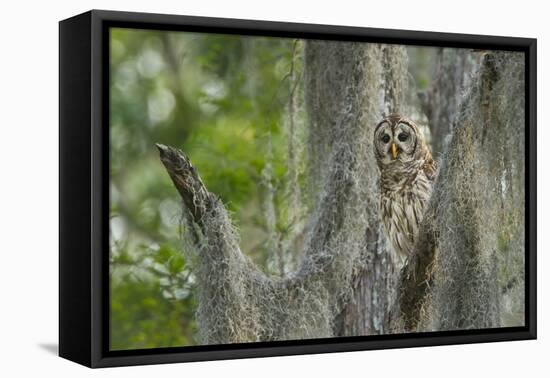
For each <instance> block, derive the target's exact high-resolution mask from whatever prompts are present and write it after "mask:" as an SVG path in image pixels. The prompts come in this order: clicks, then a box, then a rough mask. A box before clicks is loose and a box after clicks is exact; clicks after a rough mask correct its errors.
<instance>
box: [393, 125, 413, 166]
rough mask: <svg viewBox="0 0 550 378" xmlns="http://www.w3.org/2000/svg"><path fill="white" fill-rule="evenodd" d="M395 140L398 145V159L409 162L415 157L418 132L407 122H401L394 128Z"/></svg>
mask: <svg viewBox="0 0 550 378" xmlns="http://www.w3.org/2000/svg"><path fill="white" fill-rule="evenodd" d="M393 141H394V143H395V145H396V150H397V153H396V154H395V155H396V157H395V158H396V159H399V160H400V161H402V162H407V161H410V160H413V159H414V153H415V149H416V132H415V130H414V129H413V128H412V127H411V126H409V125H408V124H406V123H399V124H397V125H396V126H395V128H394V129H393Z"/></svg>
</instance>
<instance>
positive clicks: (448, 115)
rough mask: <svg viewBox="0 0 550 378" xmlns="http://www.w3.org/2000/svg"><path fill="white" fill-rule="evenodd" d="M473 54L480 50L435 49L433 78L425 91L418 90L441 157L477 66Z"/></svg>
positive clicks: (435, 152) (434, 149)
mask: <svg viewBox="0 0 550 378" xmlns="http://www.w3.org/2000/svg"><path fill="white" fill-rule="evenodd" d="M476 55H479V53H477V54H476V53H472V50H470V49H455V48H443V47H440V48H438V50H437V55H436V63H435V74H434V80H433V82H432V83H431V85H430V87H429V89H428V90H427V91H425V92H421V93H419V98H420V104H421V107H422V110H423V112H424V113H425V114H426V116H427V117H428V124H429V126H430V132H431V147H432V155H433V156H434V157H435V158H439V157H441V155H442V154H443V151H444V147H445V145H446V143H448V138H449V137H450V135H451V129H452V125H453V124H454V122H455V118H456V116H457V114H458V111H459V106H460V104H461V101H462V98H463V94H464V92H465V91H466V90H467V88H468V86H469V85H470V81H471V75H473V73H474V72H475V69H476V68H477V67H478V62H477V61H476V59H475V58H474V56H476Z"/></svg>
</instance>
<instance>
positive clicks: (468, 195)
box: [393, 52, 525, 331]
mask: <svg viewBox="0 0 550 378" xmlns="http://www.w3.org/2000/svg"><path fill="white" fill-rule="evenodd" d="M524 69H525V67H524V60H523V56H522V55H521V54H518V53H509V52H493V53H487V54H486V55H485V56H484V57H483V61H482V64H481V67H480V69H479V70H478V72H477V74H476V76H475V78H474V80H473V81H472V85H471V87H470V90H469V92H468V94H467V96H466V97H465V99H464V101H463V103H462V105H461V106H460V110H459V113H458V115H457V118H456V125H455V127H454V131H453V136H452V139H451V141H450V144H449V147H448V149H447V151H446V153H445V154H444V158H443V166H442V167H441V169H440V172H439V177H438V179H437V181H436V183H435V186H434V191H433V195H432V198H431V202H430V204H429V207H428V210H427V212H426V214H425V215H424V222H423V226H422V227H421V231H420V236H419V241H418V243H417V245H416V250H415V253H414V255H413V257H412V258H411V259H410V261H409V262H408V264H407V265H406V266H405V268H404V269H403V271H402V274H401V278H400V284H399V292H398V297H397V302H396V304H395V305H396V307H395V308H394V317H393V320H394V323H393V326H394V329H395V330H401V331H403V330H404V331H421V330H423V331H433V330H452V329H480V328H492V327H500V326H503V325H504V326H512V325H515V326H518V325H523V322H524V319H523V308H524V307H523V303H524V298H523V287H524V282H523V267H524V266H525V265H524V261H522V260H523V256H524V237H525V235H524V228H523V220H524V206H523V204H524V200H525V193H524V189H523V180H524V177H525V176H524V173H525V172H524V164H523V162H524V159H525V153H524V152H525V151H524V140H525V134H524V131H525V113H524V109H525V107H524V105H525V98H524V97H523V95H522V94H523V93H525V82H524ZM512 262H513V263H512ZM511 282H513V284H512V286H514V287H515V288H516V289H515V294H506V291H507V289H506V288H507V287H508V286H509V284H510V283H511ZM503 298H504V299H505V301H508V302H511V303H512V304H511V305H509V306H507V307H503V306H502V304H501V302H502V299H503ZM395 315H397V316H395Z"/></svg>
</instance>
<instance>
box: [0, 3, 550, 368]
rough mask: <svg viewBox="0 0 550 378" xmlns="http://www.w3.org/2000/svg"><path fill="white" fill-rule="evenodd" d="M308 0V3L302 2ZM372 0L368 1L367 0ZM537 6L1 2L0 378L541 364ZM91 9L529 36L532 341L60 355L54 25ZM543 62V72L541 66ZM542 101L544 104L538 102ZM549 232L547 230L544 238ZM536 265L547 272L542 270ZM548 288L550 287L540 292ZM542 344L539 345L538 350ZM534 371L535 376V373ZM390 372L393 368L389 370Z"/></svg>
mask: <svg viewBox="0 0 550 378" xmlns="http://www.w3.org/2000/svg"><path fill="white" fill-rule="evenodd" d="M304 3H305V2H304ZM368 3H372V4H368ZM542 4H544V2H543V1H527V0H523V1H513V2H507V1H502V0H501V1H494V2H492V3H490V4H489V3H485V2H482V1H480V0H476V1H471V0H462V1H455V2H452V3H449V4H448V5H447V4H444V2H442V1H410V0H409V1H407V0H392V1H380V2H372V1H370V2H367V1H357V2H355V3H354V2H352V1H346V0H338V1H332V2H326V3H325V4H321V1H315V2H311V5H306V4H301V3H300V2H299V1H297V0H272V1H270V2H266V1H258V0H256V1H244V0H225V1H223V0H219V1H214V0H200V1H183V0H176V1H140V0H128V1H106V0H96V1H89V0H81V1H72V2H66V3H64V2H61V1H59V2H47V1H41V2H39V1H36V2H30V1H23V0H20V1H16V0H13V1H4V2H3V3H2V5H1V8H2V10H1V11H0V14H1V15H2V17H1V18H2V20H1V22H0V28H1V33H0V97H1V101H0V103H1V106H0V177H1V180H0V221H1V229H0V230H1V231H0V240H1V242H0V246H1V247H0V280H1V285H0V290H1V295H0V361H1V362H0V375H2V376H3V377H16V376H32V375H31V374H34V375H38V374H43V375H46V376H50V375H52V376H53V374H55V376H67V377H80V376H91V375H95V376H98V375H99V374H101V375H102V376H131V377H142V376H143V377H146V376H150V375H151V374H154V375H155V376H163V377H164V376H175V375H178V376H180V377H182V376H187V377H206V376H222V377H229V376H245V377H248V376H250V377H258V376H266V377H271V376H272V377H281V376H282V377H290V376H294V375H297V374H302V375H305V374H307V375H308V376H309V375H314V376H323V377H324V376H327V377H328V376H334V375H338V376H341V377H343V376H345V375H348V374H356V375H357V376H382V375H384V376H386V375H389V376H394V375H403V376H410V377H416V376H418V377H424V378H427V377H442V376H444V377H462V378H463V377H468V376H477V375H482V374H483V375H484V376H499V377H507V376H513V377H519V376H523V375H524V374H525V375H527V374H529V373H533V375H534V376H541V375H542V372H543V371H546V374H548V372H549V371H550V369H549V365H550V364H549V362H548V361H549V359H550V357H549V355H550V354H549V352H548V350H550V348H549V347H550V342H549V341H548V338H549V337H550V334H549V332H550V331H548V326H547V323H546V322H545V320H546V319H544V318H545V316H546V317H547V316H548V303H549V302H548V300H546V301H544V300H543V296H544V295H545V294H546V293H547V290H546V289H548V284H549V280H548V275H550V273H549V272H550V266H549V263H548V261H549V259H548V258H547V257H546V256H545V255H546V252H547V250H548V247H549V246H550V241H549V239H548V237H547V235H548V231H547V227H546V226H547V224H548V223H547V222H546V215H547V214H548V213H549V212H550V203H549V201H548V200H547V199H546V198H545V196H544V193H548V191H549V190H550V186H549V184H550V183H549V175H548V173H549V172H548V168H547V165H548V164H550V158H549V157H548V154H545V153H544V152H545V151H544V149H545V141H550V129H548V128H546V127H545V124H546V122H545V119H544V118H543V112H544V110H545V107H544V105H546V104H547V98H545V96H544V94H543V91H546V94H548V92H547V90H548V88H549V83H548V78H549V75H548V74H547V72H545V68H546V69H547V68H548V66H549V62H548V60H547V61H546V62H545V61H544V55H545V54H547V51H549V48H548V47H549V40H550V27H549V24H550V20H548V17H547V15H548V12H546V15H545V12H544V6H543V5H542ZM91 8H96V9H112V10H128V11H144V12H158V13H175V14H188V15H200V16H218V17H233V18H249V19H258V20H277V21H295V22H308V23H325V24H340V25H354V26H371V27H382V28H397V29H413V30H428V31H440V32H460V33H475V34H493V35H508V36H524V37H536V38H538V39H539V45H538V53H539V59H538V67H539V72H538V76H539V81H538V83H539V86H538V104H539V113H538V124H539V131H538V134H539V140H540V141H541V143H539V167H540V169H539V172H538V173H539V179H538V180H539V185H538V188H539V235H540V237H539V282H538V288H539V299H538V303H539V340H538V341H527V342H506V343H495V344H485V345H461V346H448V347H435V348H415V349H403V350H390V351H371V352H355V353H344V354H342V353H338V354H324V355H313V356H298V357H279V358H268V359H253V360H236V361H221V362H208V363H193V364H175V365H164V366H148V367H133V368H118V369H108V370H102V371H92V370H88V369H85V368H82V367H80V366H78V365H76V364H73V363H71V362H68V361H65V360H62V359H60V358H58V357H56V356H55V355H54V354H53V352H51V350H52V348H55V344H56V343H57V262H58V260H57V246H58V237H57V232H58V227H57V224H58V212H57V206H58V202H57V191H58V168H57V163H58V157H57V149H58V140H57V138H58V131H57V122H58V118H57V114H58V111H57V106H58V100H57V93H58V86H57V79H58V75H57V70H58V68H57V64H58V58H57V56H58V40H57V38H58V25H57V22H58V21H59V20H61V19H64V18H67V17H70V16H72V15H75V14H77V13H81V12H83V11H86V10H89V9H91ZM545 66H546V67H545ZM545 100H546V101H545ZM545 236H546V237H545ZM544 272H546V273H547V274H546V275H545V274H544ZM546 295H547V294H546ZM545 349H547V350H546V351H545ZM537 372H538V374H537ZM388 373H389V374H388Z"/></svg>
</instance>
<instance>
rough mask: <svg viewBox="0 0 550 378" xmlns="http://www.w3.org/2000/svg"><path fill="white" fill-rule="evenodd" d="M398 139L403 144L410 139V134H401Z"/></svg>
mask: <svg viewBox="0 0 550 378" xmlns="http://www.w3.org/2000/svg"><path fill="white" fill-rule="evenodd" d="M397 139H399V141H401V142H404V141H406V140H407V139H409V133H401V134H399V135H398V136H397Z"/></svg>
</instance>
